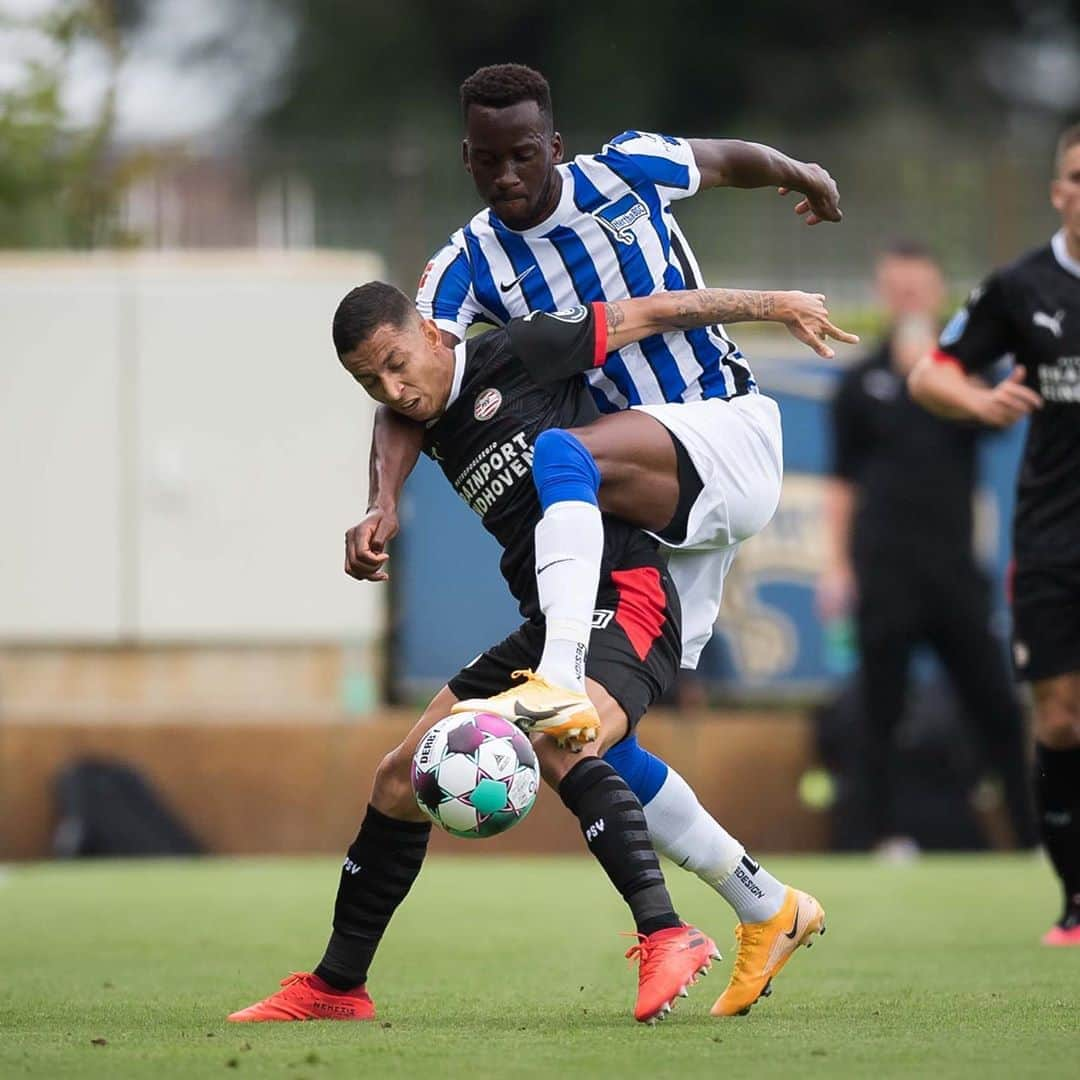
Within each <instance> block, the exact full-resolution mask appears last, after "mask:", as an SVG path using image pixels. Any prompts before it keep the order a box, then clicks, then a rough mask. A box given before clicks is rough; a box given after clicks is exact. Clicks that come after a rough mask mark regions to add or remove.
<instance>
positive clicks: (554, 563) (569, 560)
mask: <svg viewBox="0 0 1080 1080" xmlns="http://www.w3.org/2000/svg"><path fill="white" fill-rule="evenodd" d="M573 561H574V560H573V559H572V558H570V557H569V556H568V557H567V558H565V559H552V560H551V562H549V563H544V565H543V566H541V567H540V569H539V570H537V571H536V573H537V575H538V576H539V575H540V574H542V573H543V572H544V571H545V570H547V569H548V568H549V567H551V566H558V565H559V563H561V562H573Z"/></svg>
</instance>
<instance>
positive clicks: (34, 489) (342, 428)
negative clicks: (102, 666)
mask: <svg viewBox="0 0 1080 1080" xmlns="http://www.w3.org/2000/svg"><path fill="white" fill-rule="evenodd" d="M380 270H381V267H380V265H379V263H378V261H377V260H376V259H374V258H373V257H371V256H369V255H360V254H345V253H340V254H338V253H335V254H331V253H325V252H324V253H299V252H298V253H292V252H286V253H275V254H272V255H265V254H257V253H249V252H244V253H231V252H218V253H184V254H160V255H157V254H154V255H144V254H139V255H130V256H119V255H107V256H103V255H86V256H73V255H63V256H37V257H34V256H17V257H12V256H5V257H4V258H3V259H2V260H0V638H4V639H6V640H9V641H12V640H15V641H19V640H27V641H31V640H36V641H40V640H43V639H47V640H51V639H64V640H97V641H109V640H117V639H122V638H124V639H132V638H134V639H146V640H154V641H170V640H192V639H200V640H205V639H211V640H213V639H221V640H298V641H300V640H312V639H339V638H342V637H350V638H354V637H356V638H362V637H367V636H370V635H371V634H372V633H375V632H378V630H379V629H381V620H382V601H383V598H384V595H383V590H382V589H380V588H379V587H377V586H367V585H360V584H358V583H356V582H353V581H350V580H349V579H348V578H346V577H345V576H344V574H343V572H342V569H341V565H342V561H343V546H342V538H343V534H344V531H345V529H346V528H347V527H348V526H349V525H351V524H354V523H355V522H356V521H357V520H359V517H360V515H361V514H362V512H363V509H364V505H365V496H366V487H367V481H366V473H367V468H366V463H367V446H368V439H369V436H370V425H371V417H372V410H371V408H370V403H369V401H368V399H367V398H366V397H365V396H364V395H363V394H362V393H361V392H360V391H359V390H358V389H357V388H356V387H355V385H354V384H353V383H352V382H351V380H350V379H349V378H348V376H347V375H346V374H345V373H344V372H343V371H342V370H341V369H340V367H339V366H338V364H337V362H336V360H335V358H334V353H333V348H332V345H331V343H330V319H331V316H332V314H333V310H334V307H335V305H336V304H337V301H338V300H339V299H340V298H341V296H342V295H344V293H345V292H346V291H347V290H348V289H349V288H350V287H351V286H353V285H355V284H358V283H360V282H362V281H366V280H370V279H371V278H372V277H376V276H378V274H379V272H380Z"/></svg>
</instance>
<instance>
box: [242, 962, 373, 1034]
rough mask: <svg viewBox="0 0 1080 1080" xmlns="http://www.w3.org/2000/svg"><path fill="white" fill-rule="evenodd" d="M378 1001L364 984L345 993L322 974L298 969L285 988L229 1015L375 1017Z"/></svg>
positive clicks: (250, 1019) (254, 1020) (251, 1018)
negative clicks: (312, 973)
mask: <svg viewBox="0 0 1080 1080" xmlns="http://www.w3.org/2000/svg"><path fill="white" fill-rule="evenodd" d="M374 1019H375V1002H374V1001H372V1000H371V998H370V997H369V996H368V992H367V990H366V989H365V988H364V987H363V986H359V987H357V988H356V989H355V990H349V991H347V992H342V991H340V990H335V989H333V987H331V986H329V985H328V984H327V983H325V982H323V981H322V979H320V978H319V977H318V975H311V974H309V973H308V972H306V971H294V972H292V974H290V975H289V976H288V977H287V978H284V979H282V980H281V989H280V990H278V991H276V992H275V993H273V994H271V995H270V996H269V997H268V998H263V999H262V1001H256V1002H255V1004H254V1005H249V1006H248V1007H247V1008H246V1009H241V1010H240V1011H239V1012H234V1013H231V1014H230V1015H229V1020H231V1021H232V1022H233V1023H234V1024H260V1023H266V1022H268V1021H285V1020H374Z"/></svg>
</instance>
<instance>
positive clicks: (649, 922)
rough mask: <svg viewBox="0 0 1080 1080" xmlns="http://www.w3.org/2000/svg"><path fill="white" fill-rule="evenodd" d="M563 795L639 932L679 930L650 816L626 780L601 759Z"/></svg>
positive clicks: (570, 778)
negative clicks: (651, 836)
mask: <svg viewBox="0 0 1080 1080" xmlns="http://www.w3.org/2000/svg"><path fill="white" fill-rule="evenodd" d="M559 795H560V797H561V798H562V801H563V802H564V803H565V804H566V806H567V808H568V809H569V810H570V811H571V813H573V814H574V815H575V817H577V819H578V821H579V822H580V823H581V831H582V833H583V835H584V836H585V843H586V844H588V846H589V850H590V851H591V852H592V853H593V855H594V856H595V857H596V859H597V861H598V862H599V863H600V865H601V866H602V867H603V868H604V872H605V873H606V874H607V876H608V877H609V878H610V879H611V883H612V885H614V886H615V888H616V889H618V890H619V893H620V895H621V896H622V898H623V899H624V900H625V901H626V902H627V904H629V906H630V910H631V912H633V915H634V922H635V923H636V925H637V929H638V932H639V933H642V934H651V933H652V932H653V931H654V930H662V929H664V928H665V927H669V926H679V925H681V924H680V922H679V917H678V915H676V914H675V910H674V908H673V907H672V905H671V897H670V896H669V895H668V891H667V886H666V885H665V884H664V875H663V873H662V872H661V870H660V860H659V858H658V857H657V854H656V851H655V850H654V849H653V846H652V841H651V840H650V839H649V830H648V826H646V824H645V813H644V811H643V810H642V809H641V803H640V802H638V800H637V796H636V795H635V794H634V793H633V792H632V791H631V790H630V789H629V788H628V787H627V786H626V781H625V780H623V779H622V777H621V776H619V774H618V773H617V772H616V771H615V770H614V769H613V768H612V767H611V766H610V765H609V764H608V763H607V762H606V761H601V760H600V759H599V758H596V757H587V758H585V759H584V760H582V761H579V762H578V763H577V764H576V765H575V766H574V767H573V768H572V769H571V770H570V771H569V772H568V773H567V774H566V776H564V777H563V780H562V783H561V784H560V785H559Z"/></svg>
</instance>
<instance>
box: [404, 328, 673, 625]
mask: <svg viewBox="0 0 1080 1080" xmlns="http://www.w3.org/2000/svg"><path fill="white" fill-rule="evenodd" d="M605 355H606V326H605V324H604V322H603V319H600V320H599V321H598V320H597V318H596V310H595V308H593V307H588V308H587V307H577V308H573V309H571V310H569V311H558V312H554V313H551V314H549V313H546V312H532V313H531V314H529V315H527V316H525V318H522V319H512V320H511V321H510V322H509V323H507V325H506V326H505V327H504V328H502V329H499V330H491V331H489V332H488V333H486V334H480V335H478V336H476V337H472V338H468V339H467V340H466V341H463V342H462V343H461V344H460V345H458V346H457V348H456V349H455V350H454V359H455V370H454V379H453V384H452V386H451V391H450V399H449V402H448V404H447V407H446V410H445V411H444V412H443V414H442V416H440V417H439V418H438V419H437V420H435V421H434V422H432V423H431V424H430V425H429V427H428V430H427V436H426V438H425V441H424V452H425V453H426V454H427V455H428V456H429V457H431V458H432V459H433V460H434V461H435V462H437V463H438V465H439V467H440V468H441V469H442V471H443V473H444V474H445V475H446V478H447V479H448V480H449V481H450V483H451V484H453V486H454V490H455V491H456V492H457V493H458V494H459V495H460V496H461V498H462V499H464V500H465V502H466V503H467V504H468V505H469V506H470V507H471V508H472V509H473V510H475V511H476V513H478V514H479V515H480V517H481V519H482V520H483V524H484V528H485V529H487V531H488V532H489V533H491V535H492V536H494V537H495V539H496V540H498V542H499V544H500V545H501V546H502V548H503V556H502V560H501V562H500V569H501V570H502V574H503V577H504V578H505V579H506V582H507V584H508V585H509V586H510V591H511V592H512V593H513V595H514V597H515V598H516V599H517V601H518V604H519V607H520V610H521V614H522V616H523V617H525V618H527V619H531V618H535V617H536V616H537V615H538V614H539V606H538V601H537V595H536V576H535V568H534V563H535V549H534V544H533V530H534V529H535V527H536V524H537V522H538V521H539V520H540V518H541V514H542V512H541V508H540V500H539V498H538V496H537V493H536V488H535V487H534V485H533V480H532V455H533V445H534V443H535V442H536V438H537V436H538V435H539V434H540V433H541V432H542V431H546V430H548V429H549V428H568V427H577V426H580V425H582V424H587V423H588V422H589V421H590V420H594V419H595V418H596V417H597V416H598V415H599V413H598V411H597V408H596V405H595V404H594V403H593V400H592V397H591V396H590V395H589V393H588V391H587V390H586V388H585V384H584V382H583V380H582V379H580V378H578V377H577V375H578V373H580V372H582V371H585V370H588V369H589V368H591V367H593V366H595V365H596V364H597V363H603V360H604V357H605ZM637 566H657V567H658V566H660V560H659V556H658V553H657V544H656V542H655V541H654V540H652V539H651V538H650V537H649V536H647V535H646V534H645V533H643V532H641V531H640V530H639V529H635V528H634V527H633V526H630V525H627V524H626V523H625V522H623V521H621V520H620V519H618V518H610V517H606V516H605V518H604V559H603V563H602V565H601V580H605V579H606V577H607V575H608V574H610V572H611V571H612V570H616V569H622V568H629V567H637Z"/></svg>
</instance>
